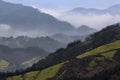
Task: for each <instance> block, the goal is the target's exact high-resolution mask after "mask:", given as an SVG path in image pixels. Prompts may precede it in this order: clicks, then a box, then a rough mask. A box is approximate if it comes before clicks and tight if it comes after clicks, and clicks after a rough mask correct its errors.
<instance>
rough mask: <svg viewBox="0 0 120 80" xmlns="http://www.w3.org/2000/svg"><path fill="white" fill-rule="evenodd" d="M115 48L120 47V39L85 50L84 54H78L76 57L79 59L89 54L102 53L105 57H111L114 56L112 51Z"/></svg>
mask: <svg viewBox="0 0 120 80" xmlns="http://www.w3.org/2000/svg"><path fill="white" fill-rule="evenodd" d="M117 49H120V40H118V41H115V42H113V43H110V44H106V45H103V46H100V47H98V48H95V49H93V50H91V51H89V52H86V53H84V54H81V55H78V56H77V58H78V59H81V58H84V57H87V56H90V55H97V54H103V55H104V56H106V57H112V56H114V53H115V51H116V50H117Z"/></svg>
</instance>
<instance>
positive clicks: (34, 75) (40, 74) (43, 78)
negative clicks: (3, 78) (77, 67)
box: [7, 40, 120, 80]
mask: <svg viewBox="0 0 120 80" xmlns="http://www.w3.org/2000/svg"><path fill="white" fill-rule="evenodd" d="M118 49H120V40H118V41H115V42H113V43H110V44H106V45H103V46H100V47H98V48H95V49H94V50H91V51H89V52H86V53H84V54H81V55H78V56H77V59H82V58H85V57H89V56H92V55H99V54H100V55H101V56H103V57H94V59H92V60H91V61H90V62H89V63H88V64H89V65H88V66H87V67H86V69H87V70H89V71H91V70H94V67H95V66H97V65H98V61H99V62H100V61H103V60H104V59H105V58H108V59H111V58H112V57H113V56H114V55H115V53H116V52H117V50H118ZM68 63H69V62H68ZM63 65H64V63H60V64H57V65H55V66H52V67H49V68H46V69H44V70H42V71H33V72H28V73H26V74H24V75H18V76H13V77H9V78H7V80H47V79H49V78H53V77H54V76H55V75H56V74H57V73H58V72H59V70H60V69H61V68H62V66H63ZM62 74H63V73H61V74H60V75H62Z"/></svg>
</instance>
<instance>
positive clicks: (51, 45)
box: [0, 36, 66, 52]
mask: <svg viewBox="0 0 120 80" xmlns="http://www.w3.org/2000/svg"><path fill="white" fill-rule="evenodd" d="M0 45H6V46H8V47H10V48H27V47H39V48H41V49H44V50H46V51H48V52H54V51H55V50H56V49H58V48H64V47H65V46H66V44H65V43H62V42H59V41H57V40H54V39H52V38H50V37H36V38H31V37H27V36H18V37H16V38H14V37H8V38H7V37H0Z"/></svg>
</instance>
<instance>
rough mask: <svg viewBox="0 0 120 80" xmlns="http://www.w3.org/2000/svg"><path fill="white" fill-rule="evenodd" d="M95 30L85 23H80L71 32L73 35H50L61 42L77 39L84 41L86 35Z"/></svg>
mask: <svg viewBox="0 0 120 80" xmlns="http://www.w3.org/2000/svg"><path fill="white" fill-rule="evenodd" d="M95 32H97V30H96V29H93V28H91V27H88V26H86V25H82V26H80V27H78V28H76V29H75V31H74V32H73V35H66V34H55V35H53V36H51V37H52V38H53V39H55V40H57V41H60V42H63V43H70V42H73V41H77V40H81V41H84V40H85V39H86V37H88V36H89V35H90V34H93V33H95Z"/></svg>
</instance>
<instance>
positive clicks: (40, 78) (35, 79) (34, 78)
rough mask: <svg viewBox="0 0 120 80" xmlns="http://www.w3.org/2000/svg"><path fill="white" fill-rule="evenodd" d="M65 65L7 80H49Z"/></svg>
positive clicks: (61, 64)
mask: <svg viewBox="0 0 120 80" xmlns="http://www.w3.org/2000/svg"><path fill="white" fill-rule="evenodd" d="M64 63H65V62H64ZM64 63H60V64H57V65H54V66H51V67H49V68H46V69H44V70H42V71H41V72H40V71H32V72H28V73H26V74H25V75H24V76H22V75H18V76H13V77H9V78H7V80H46V79H48V78H52V77H54V76H55V75H56V73H57V72H58V71H59V69H60V68H61V67H62V66H63V64H64Z"/></svg>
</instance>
